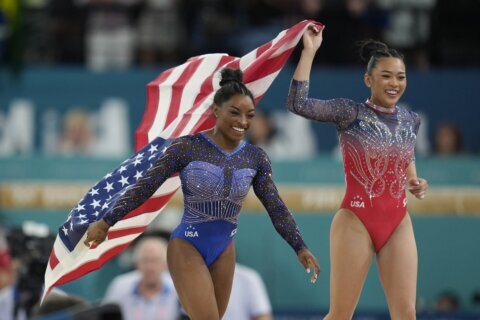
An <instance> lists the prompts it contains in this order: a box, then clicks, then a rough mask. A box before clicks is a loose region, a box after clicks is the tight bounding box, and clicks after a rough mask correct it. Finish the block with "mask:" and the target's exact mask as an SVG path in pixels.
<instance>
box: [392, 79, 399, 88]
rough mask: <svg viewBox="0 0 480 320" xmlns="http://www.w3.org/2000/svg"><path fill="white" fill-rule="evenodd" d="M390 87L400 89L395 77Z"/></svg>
mask: <svg viewBox="0 0 480 320" xmlns="http://www.w3.org/2000/svg"><path fill="white" fill-rule="evenodd" d="M390 85H391V86H392V87H394V88H396V87H398V80H397V79H396V78H395V77H393V78H391V79H390Z"/></svg>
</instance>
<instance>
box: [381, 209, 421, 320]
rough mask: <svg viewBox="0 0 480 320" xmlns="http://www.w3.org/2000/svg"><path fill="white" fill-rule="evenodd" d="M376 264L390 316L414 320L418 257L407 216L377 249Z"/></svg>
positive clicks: (410, 222) (394, 318) (409, 220)
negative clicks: (381, 246) (380, 247)
mask: <svg viewBox="0 0 480 320" xmlns="http://www.w3.org/2000/svg"><path fill="white" fill-rule="evenodd" d="M377 264H378V271H379V275H380V280H381V282H382V285H383V289H384V290H385V295H386V297H387V302H388V308H389V310H390V317H391V318H392V319H393V320H396V319H405V320H410V319H416V316H415V300H416V294H417V288H416V287H417V266H418V257H417V246H416V244H415V236H414V234H413V227H412V221H411V219H410V216H409V215H408V214H407V215H405V218H403V220H402V222H401V223H400V224H399V225H398V227H397V228H396V229H395V231H394V232H393V234H392V236H391V237H390V239H389V240H388V242H387V243H386V244H385V246H384V247H383V248H382V249H380V252H379V253H378V254H377Z"/></svg>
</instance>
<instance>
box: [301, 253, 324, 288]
mask: <svg viewBox="0 0 480 320" xmlns="http://www.w3.org/2000/svg"><path fill="white" fill-rule="evenodd" d="M297 256H298V261H300V263H301V264H302V265H303V267H304V268H305V270H307V273H310V271H311V270H312V268H313V274H312V276H311V277H310V282H311V283H315V281H317V277H318V274H319V273H320V266H319V265H318V261H317V258H315V256H314V255H313V254H312V253H311V252H310V250H308V249H306V248H305V249H302V250H300V251H299V252H298V254H297Z"/></svg>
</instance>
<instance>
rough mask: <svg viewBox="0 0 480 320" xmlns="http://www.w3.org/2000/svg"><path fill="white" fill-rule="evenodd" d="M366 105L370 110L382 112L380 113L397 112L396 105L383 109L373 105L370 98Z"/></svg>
mask: <svg viewBox="0 0 480 320" xmlns="http://www.w3.org/2000/svg"><path fill="white" fill-rule="evenodd" d="M365 103H366V104H367V105H368V106H369V107H370V108H372V109H375V110H377V111H380V112H384V113H394V112H395V109H396V105H394V106H391V107H382V106H379V105H378V104H375V103H373V102H372V100H371V99H370V98H368V99H367V101H365Z"/></svg>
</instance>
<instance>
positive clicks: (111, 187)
mask: <svg viewBox="0 0 480 320" xmlns="http://www.w3.org/2000/svg"><path fill="white" fill-rule="evenodd" d="M103 189H105V190H107V192H110V191H111V190H113V182H107V185H106V186H105V188H103Z"/></svg>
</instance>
